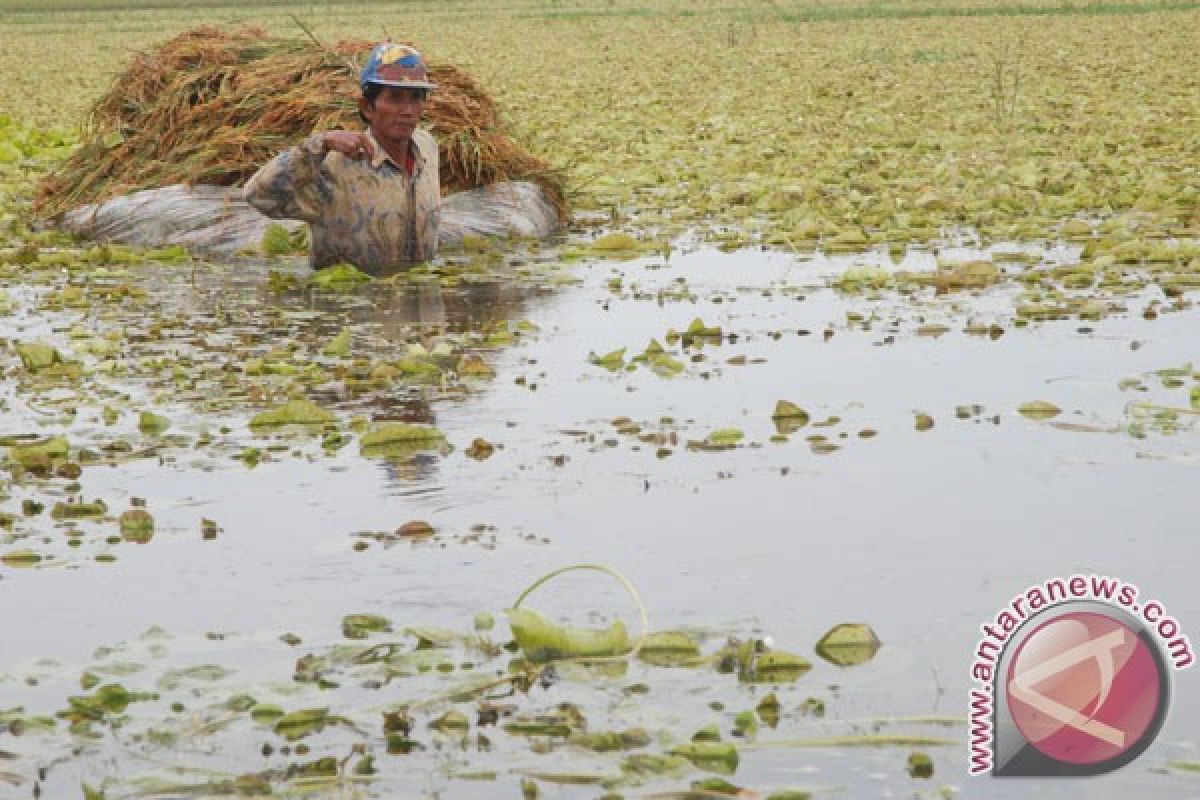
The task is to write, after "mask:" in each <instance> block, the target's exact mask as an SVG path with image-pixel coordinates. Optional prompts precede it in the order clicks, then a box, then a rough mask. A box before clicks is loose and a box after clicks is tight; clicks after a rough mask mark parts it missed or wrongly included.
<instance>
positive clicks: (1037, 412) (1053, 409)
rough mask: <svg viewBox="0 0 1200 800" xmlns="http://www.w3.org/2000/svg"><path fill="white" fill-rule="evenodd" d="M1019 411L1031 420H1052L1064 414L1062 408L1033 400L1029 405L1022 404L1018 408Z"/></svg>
mask: <svg viewBox="0 0 1200 800" xmlns="http://www.w3.org/2000/svg"><path fill="white" fill-rule="evenodd" d="M1017 411H1019V412H1021V414H1022V416H1026V417H1028V418H1029V419H1051V418H1052V417H1057V416H1058V415H1059V414H1061V413H1062V409H1061V408H1059V407H1058V406H1056V405H1054V404H1053V403H1048V402H1046V401H1045V400H1033V401H1031V402H1028V403H1022V404H1021V405H1020V406H1019V407H1018V408H1017Z"/></svg>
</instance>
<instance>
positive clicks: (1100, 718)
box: [1005, 611, 1165, 764]
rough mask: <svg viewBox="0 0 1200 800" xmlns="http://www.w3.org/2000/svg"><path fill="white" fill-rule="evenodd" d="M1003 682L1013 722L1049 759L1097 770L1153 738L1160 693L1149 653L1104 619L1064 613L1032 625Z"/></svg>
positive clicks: (1135, 638)
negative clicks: (1033, 627)
mask: <svg viewBox="0 0 1200 800" xmlns="http://www.w3.org/2000/svg"><path fill="white" fill-rule="evenodd" d="M1006 678H1007V680H1006V682H1005V691H1006V693H1007V695H1008V704H1009V710H1010V712H1011V714H1012V719H1013V722H1014V723H1016V726H1017V728H1018V729H1019V730H1020V731H1021V734H1022V735H1023V736H1024V737H1025V739H1026V741H1028V742H1029V744H1030V745H1032V746H1033V747H1035V748H1037V749H1038V750H1039V751H1041V752H1042V753H1043V754H1045V755H1046V756H1048V757H1049V758H1052V759H1054V760H1055V761H1059V762H1062V763H1066V764H1099V763H1101V762H1105V761H1108V760H1110V759H1114V758H1117V757H1119V756H1121V755H1122V754H1123V753H1126V752H1128V751H1129V750H1130V749H1132V748H1134V747H1135V746H1137V745H1139V744H1140V743H1142V740H1143V737H1144V736H1146V735H1147V734H1149V735H1150V736H1151V737H1152V736H1153V735H1154V734H1155V733H1157V729H1156V728H1154V727H1152V726H1154V725H1155V723H1156V721H1157V720H1158V719H1159V706H1160V704H1161V703H1162V702H1163V700H1164V697H1165V687H1164V686H1163V685H1162V682H1161V677H1160V673H1159V669H1158V664H1157V661H1156V660H1155V655H1154V653H1153V652H1151V650H1150V647H1149V646H1148V645H1147V643H1146V642H1145V641H1144V640H1143V639H1142V638H1141V637H1140V636H1139V635H1138V633H1137V632H1136V631H1134V630H1133V629H1131V628H1130V627H1129V626H1127V625H1125V624H1124V623H1122V622H1121V621H1119V620H1117V619H1113V618H1112V617H1109V616H1107V615H1104V614H1098V613H1093V612H1087V611H1078V612H1068V613H1065V614H1062V615H1060V616H1056V617H1055V618H1054V619H1052V620H1049V621H1048V622H1045V623H1043V624H1042V625H1040V626H1038V627H1037V628H1036V629H1035V630H1034V631H1033V633H1031V634H1030V635H1029V636H1027V637H1026V638H1025V639H1024V641H1022V642H1021V644H1020V647H1019V648H1018V650H1017V652H1016V655H1015V656H1014V657H1013V659H1012V661H1011V662H1010V664H1009V668H1008V675H1007V676H1006Z"/></svg>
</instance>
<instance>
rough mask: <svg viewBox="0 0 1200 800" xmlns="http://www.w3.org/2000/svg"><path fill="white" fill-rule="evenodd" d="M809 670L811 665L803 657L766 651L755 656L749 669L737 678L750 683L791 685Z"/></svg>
mask: <svg viewBox="0 0 1200 800" xmlns="http://www.w3.org/2000/svg"><path fill="white" fill-rule="evenodd" d="M811 669H812V663H811V662H809V661H808V659H806V658H804V657H803V656H798V655H795V654H794V653H786V652H784V651H782V650H767V651H766V652H763V653H758V654H756V656H755V657H754V659H753V663H752V664H751V666H750V668H749V669H745V670H742V672H741V674H740V675H739V678H740V679H741V680H743V681H746V682H750V683H791V682H793V681H796V680H799V679H800V678H801V677H803V676H804V675H805V673H807V672H808V671H809V670H811Z"/></svg>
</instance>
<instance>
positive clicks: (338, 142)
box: [321, 131, 375, 161]
mask: <svg viewBox="0 0 1200 800" xmlns="http://www.w3.org/2000/svg"><path fill="white" fill-rule="evenodd" d="M321 141H322V142H323V143H324V145H325V152H326V153H329V152H333V151H336V152H338V153H341V154H343V155H345V156H347V157H349V158H353V159H354V160H355V161H362V160H363V159H364V158H372V157H373V156H374V155H375V148H373V147H372V146H371V139H370V137H369V136H367V134H366V133H364V132H360V131H326V132H325V133H324V134H323V136H322V137H321Z"/></svg>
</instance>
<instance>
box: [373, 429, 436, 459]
mask: <svg viewBox="0 0 1200 800" xmlns="http://www.w3.org/2000/svg"><path fill="white" fill-rule="evenodd" d="M445 440H446V437H445V435H444V434H443V433H442V432H441V431H439V430H438V429H437V428H434V427H432V426H429V425H410V424H408V423H406V422H385V423H383V424H382V425H377V426H375V427H373V428H371V429H370V430H369V431H367V432H366V433H365V434H363V437H362V439H361V440H360V441H359V446H360V447H361V449H362V450H363V454H364V455H366V454H367V452H368V451H371V450H382V449H384V448H387V447H389V446H391V445H403V446H411V447H414V448H420V449H433V448H436V447H437V446H438V445H439V444H441V443H442V442H444V441H445Z"/></svg>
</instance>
